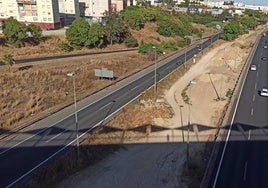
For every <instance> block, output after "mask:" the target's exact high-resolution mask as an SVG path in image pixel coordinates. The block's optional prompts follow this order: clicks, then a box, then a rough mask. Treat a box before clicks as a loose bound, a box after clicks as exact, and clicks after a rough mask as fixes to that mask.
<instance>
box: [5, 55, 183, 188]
mask: <svg viewBox="0 0 268 188" xmlns="http://www.w3.org/2000/svg"><path fill="white" fill-rule="evenodd" d="M172 57H174V56H171V57H170V58H168V59H171V58H172ZM165 60H167V59H165ZM160 62H161V61H160ZM182 65H183V64H182ZM182 65H181V66H182ZM152 66H153V65H152ZM172 72H173V71H172ZM169 74H170V73H169ZM169 74H168V75H169ZM145 75H146V74H143V75H142V76H145ZM168 75H166V76H165V77H167V76H168ZM165 77H164V78H165ZM139 78H140V77H139ZM139 78H137V79H134V80H132V81H131V82H129V84H130V83H132V82H134V81H136V80H138V79H139ZM164 78H162V79H161V80H163V79H164ZM161 80H159V81H158V82H160V81H161ZM125 86H126V85H124V86H122V87H120V88H118V89H117V90H114V92H116V91H118V90H119V89H121V88H123V87H125ZM114 92H113V93H114ZM144 92H145V91H144ZM110 94H111V93H109V94H107V95H105V96H104V97H102V98H100V99H99V100H97V101H94V102H92V103H90V104H88V105H86V106H85V107H83V108H80V109H79V110H78V111H77V112H79V111H81V110H83V109H85V108H87V107H89V106H90V105H92V104H94V103H96V102H98V101H100V100H102V99H103V98H105V97H107V96H108V95H110ZM142 94H143V93H140V94H139V95H137V96H136V97H135V98H133V99H132V100H130V101H129V102H128V103H126V104H125V105H124V106H122V107H121V108H118V109H117V110H116V111H114V112H113V113H111V114H110V115H108V116H107V117H106V118H105V119H103V120H102V121H100V122H99V123H97V124H96V125H94V126H93V127H91V128H90V129H89V130H87V131H86V132H84V133H83V134H81V135H80V136H79V137H78V139H79V138H81V137H83V136H84V135H86V134H87V133H88V132H89V131H91V130H92V129H94V128H95V127H97V126H99V125H100V124H102V123H103V122H104V121H105V120H106V119H109V118H110V117H112V116H113V115H114V114H116V113H117V112H119V111H120V110H121V109H122V108H124V107H125V106H126V105H128V104H129V103H131V102H132V101H134V100H136V99H137V98H139V97H140V96H141V95H142ZM73 114H74V113H71V114H70V115H69V116H67V117H65V118H63V119H61V120H59V121H57V122H56V123H54V124H52V125H51V126H49V127H48V128H50V127H52V126H54V125H55V124H57V123H59V122H61V121H63V120H65V119H66V118H68V117H70V116H72V115H73ZM41 132H42V131H40V133H41ZM38 133H39V132H38ZM38 133H37V134H38ZM34 136H35V135H33V136H31V137H29V138H28V139H30V138H32V137H34ZM28 139H25V140H24V141H26V140H28ZM22 142H23V141H22ZM22 142H20V143H22ZM74 142H76V139H74V140H73V141H71V142H70V143H69V144H67V145H65V146H64V147H62V148H61V149H60V150H58V151H57V152H55V153H54V154H53V155H51V156H50V157H48V158H47V159H45V160H44V161H42V162H41V163H39V164H38V165H36V166H35V167H34V168H32V169H31V170H30V171H28V172H27V173H25V174H24V175H22V176H21V177H19V178H17V179H16V180H15V181H14V182H12V183H11V184H9V185H8V186H7V188H9V187H12V186H13V185H15V184H16V183H17V182H19V181H20V180H21V179H23V178H24V177H26V176H27V175H29V174H30V173H31V172H33V171H34V170H36V169H37V168H39V167H40V166H42V165H43V164H44V163H46V162H47V161H48V160H50V159H51V158H53V157H54V156H56V155H57V154H58V153H60V152H61V151H63V150H64V149H65V148H67V147H68V146H70V145H71V144H73V143H74ZM17 145H19V144H16V146H17ZM14 147H15V146H14ZM14 147H12V148H14ZM10 149H11V148H10ZM10 149H8V150H10ZM2 153H3V152H2ZM2 153H0V154H2Z"/></svg>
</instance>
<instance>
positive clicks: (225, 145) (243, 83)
mask: <svg viewBox="0 0 268 188" xmlns="http://www.w3.org/2000/svg"><path fill="white" fill-rule="evenodd" d="M254 52H256V48H255V51H254ZM251 61H252V60H251ZM247 75H248V71H247V72H246V75H245V77H244V80H243V82H242V84H241V90H240V92H239V95H238V98H237V102H236V105H235V109H234V113H233V117H232V120H231V126H230V127H229V130H228V134H227V137H226V140H225V143H224V147H223V151H222V154H221V159H220V163H219V166H218V169H217V172H216V176H215V179H214V182H213V188H215V187H216V184H217V181H218V177H219V174H220V169H221V165H222V162H223V157H224V154H225V150H226V147H227V143H228V140H229V137H230V134H231V130H232V127H233V123H234V118H235V114H236V111H237V107H238V103H239V100H240V97H241V94H242V90H243V88H244V85H245V81H246V78H247Z"/></svg>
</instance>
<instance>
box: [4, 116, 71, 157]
mask: <svg viewBox="0 0 268 188" xmlns="http://www.w3.org/2000/svg"><path fill="white" fill-rule="evenodd" d="M71 115H73V114H71ZM71 115H70V116H71ZM70 116H67V117H66V118H68V117H70ZM66 118H65V119H66ZM63 120H64V119H62V120H59V121H57V122H56V123H54V124H52V125H50V126H48V127H46V128H45V129H43V130H40V131H38V132H37V133H36V134H34V135H32V136H30V137H28V138H26V139H24V140H22V141H20V142H18V143H17V144H15V145H14V146H12V147H10V148H8V149H6V150H4V151H2V152H1V153H0V155H2V154H4V153H6V152H8V151H9V150H11V149H13V148H15V147H17V146H18V145H20V144H22V143H23V142H26V141H27V140H30V139H31V138H33V137H35V136H36V135H39V134H41V133H42V132H44V131H46V130H48V129H49V128H51V127H53V126H54V125H56V124H58V123H59V122H61V121H63ZM25 134H27V133H25Z"/></svg>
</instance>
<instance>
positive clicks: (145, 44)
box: [138, 43, 158, 55]
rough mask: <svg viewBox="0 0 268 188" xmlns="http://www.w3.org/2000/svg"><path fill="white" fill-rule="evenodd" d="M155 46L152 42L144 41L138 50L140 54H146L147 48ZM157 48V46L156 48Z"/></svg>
mask: <svg viewBox="0 0 268 188" xmlns="http://www.w3.org/2000/svg"><path fill="white" fill-rule="evenodd" d="M154 46H156V45H155V44H153V43H144V44H142V45H141V46H140V47H139V50H138V52H139V53H141V54H143V55H144V54H147V53H148V51H149V50H151V49H153V47H154ZM157 49H158V48H157Z"/></svg>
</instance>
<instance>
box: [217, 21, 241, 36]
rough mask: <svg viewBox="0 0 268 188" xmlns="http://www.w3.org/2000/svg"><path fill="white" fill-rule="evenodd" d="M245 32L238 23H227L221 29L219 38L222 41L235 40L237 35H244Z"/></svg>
mask: <svg viewBox="0 0 268 188" xmlns="http://www.w3.org/2000/svg"><path fill="white" fill-rule="evenodd" d="M244 33H245V30H243V28H242V27H241V26H240V24H239V23H235V22H230V23H227V24H226V25H225V26H224V28H223V33H222V34H221V38H222V39H223V40H227V41H231V40H234V39H236V38H237V37H238V36H239V35H241V34H244Z"/></svg>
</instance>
